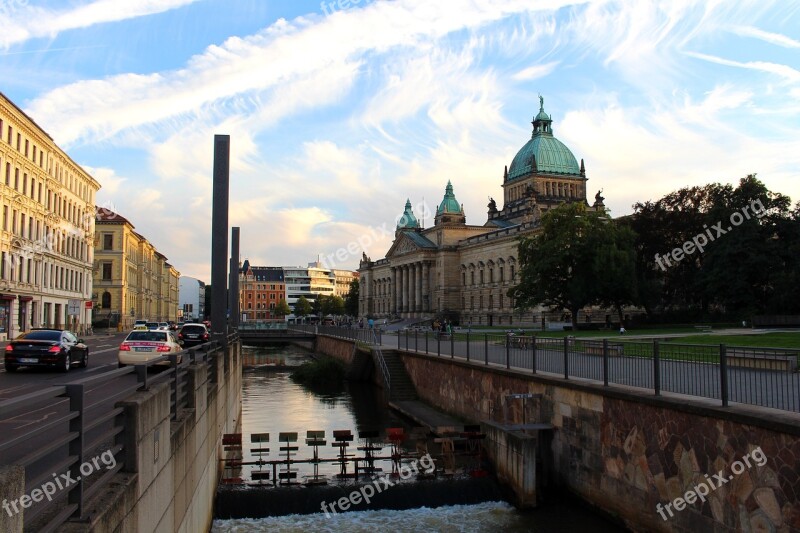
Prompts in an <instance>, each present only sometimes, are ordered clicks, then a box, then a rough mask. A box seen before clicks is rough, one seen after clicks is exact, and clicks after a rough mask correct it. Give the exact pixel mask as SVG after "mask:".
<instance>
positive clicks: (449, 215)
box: [359, 100, 605, 326]
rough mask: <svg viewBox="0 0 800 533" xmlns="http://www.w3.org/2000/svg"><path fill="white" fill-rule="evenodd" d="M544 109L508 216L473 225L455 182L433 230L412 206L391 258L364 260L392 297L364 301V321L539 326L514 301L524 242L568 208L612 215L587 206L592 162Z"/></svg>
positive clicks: (508, 172) (506, 187)
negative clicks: (545, 217) (553, 213)
mask: <svg viewBox="0 0 800 533" xmlns="http://www.w3.org/2000/svg"><path fill="white" fill-rule="evenodd" d="M539 104H540V107H539V113H538V114H537V115H536V116H535V117H534V119H533V122H532V125H533V132H532V134H531V138H530V140H528V142H527V143H525V145H524V146H523V147H522V148H521V149H520V150H519V152H518V153H517V155H516V156H515V157H514V159H513V160H512V162H511V165H510V166H507V167H505V169H504V170H503V178H502V189H503V204H504V205H503V207H502V208H501V209H500V208H498V206H497V203H496V202H495V200H494V199H490V201H489V204H488V206H487V208H488V210H487V216H486V219H485V222H484V223H483V224H482V225H480V226H472V225H469V224H467V222H466V214H465V213H464V208H463V206H462V205H461V204H460V203H459V202H458V201H457V200H456V196H455V191H454V187H453V184H452V183H450V182H448V183H447V185H446V187H445V194H444V197H443V198H442V201H441V203H440V204H439V206H438V207H437V209H436V215H435V217H434V225H433V226H432V227H430V228H421V227H420V224H419V221H418V220H417V218H416V216H415V215H414V213H413V209H412V206H411V202H410V200H407V201H406V205H405V209H404V211H403V213H402V215H401V216H400V217H399V219H398V222H397V229H396V231H395V239H394V242H393V243H392V246H391V248H390V249H389V251H388V252H387V253H386V257H385V258H383V259H380V260H378V261H372V260H371V259H370V258H369V257H367V256H366V255H364V257H363V259H362V261H361V264H360V268H359V272H360V273H361V275H362V277H363V276H372V277H373V279H377V280H381V279H383V280H386V281H387V282H388V289H387V291H388V294H389V297H388V299H387V300H386V303H385V305H374V303H375V302H377V301H378V300H379V299H378V297H376V296H375V295H372V294H369V293H366V292H365V293H364V294H362V297H361V298H360V302H361V307H360V312H361V314H362V315H368V314H372V315H374V316H375V317H376V318H377V317H380V318H390V317H391V318H395V317H399V318H403V319H415V318H419V319H429V318H434V317H442V318H447V319H450V320H453V321H457V322H459V323H460V324H461V325H462V326H465V325H468V324H473V325H476V326H477V325H492V326H504V325H509V326H511V325H518V324H528V325H530V324H531V323H532V322H537V325H538V320H539V319H540V318H541V317H542V316H544V315H543V311H544V310H542V309H539V310H525V312H520V311H519V310H515V309H514V298H513V297H512V296H509V293H510V291H511V290H512V288H513V287H514V286H515V285H516V284H517V283H518V282H519V280H518V279H517V272H518V265H517V246H518V243H519V239H520V238H521V237H525V236H530V235H533V234H535V233H536V232H537V231H539V228H540V220H541V216H542V214H543V213H545V212H546V211H548V210H549V209H552V208H553V207H555V206H557V205H559V204H561V203H564V202H581V203H583V204H585V205H586V206H587V208H588V209H589V210H595V211H603V212H605V205H604V204H603V197H602V196H601V195H600V192H598V193H597V195H595V201H594V203H593V204H591V205H590V204H589V202H587V199H586V191H587V186H586V183H587V178H586V168H585V165H584V162H583V160H580V162H578V160H577V159H576V158H575V156H574V155H573V154H572V152H571V151H570V150H569V149H568V148H567V147H566V146H564V144H562V143H561V142H560V141H559V140H558V139H556V138H555V137H554V136H553V129H552V119H551V118H550V116H549V115H548V114H547V113H545V111H544V101H543V100H540V102H539ZM599 316H600V315H599V314H598V317H599Z"/></svg>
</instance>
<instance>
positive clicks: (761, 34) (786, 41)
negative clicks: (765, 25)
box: [731, 26, 800, 48]
mask: <svg viewBox="0 0 800 533" xmlns="http://www.w3.org/2000/svg"><path fill="white" fill-rule="evenodd" d="M731 32H732V33H735V34H736V35H741V36H742V37H753V38H755V39H759V40H761V41H764V42H767V43H770V44H774V45H777V46H783V47H785V48H800V41H798V40H797V39H792V38H791V37H788V36H786V35H782V34H780V33H772V32H768V31H764V30H760V29H758V28H754V27H752V26H734V27H732V28H731Z"/></svg>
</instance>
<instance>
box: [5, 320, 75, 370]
mask: <svg viewBox="0 0 800 533" xmlns="http://www.w3.org/2000/svg"><path fill="white" fill-rule="evenodd" d="M73 364H76V365H77V366H79V367H82V368H86V367H87V366H88V365H89V347H88V346H86V344H84V342H83V339H79V338H77V337H76V336H75V334H74V333H72V332H71V331H67V330H63V329H46V328H37V329H32V330H31V331H28V332H25V333H22V334H21V335H19V336H18V337H17V338H16V339H14V340H12V341H11V342H9V343H8V345H7V346H6V349H5V368H6V372H16V371H17V368H19V367H21V366H25V367H36V366H52V367H55V368H58V369H59V370H61V371H62V372H68V371H69V369H70V368H71V367H72V365H73Z"/></svg>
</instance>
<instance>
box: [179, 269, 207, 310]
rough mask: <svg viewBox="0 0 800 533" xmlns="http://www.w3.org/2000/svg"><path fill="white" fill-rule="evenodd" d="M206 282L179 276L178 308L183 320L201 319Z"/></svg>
mask: <svg viewBox="0 0 800 533" xmlns="http://www.w3.org/2000/svg"><path fill="white" fill-rule="evenodd" d="M205 302H206V284H205V283H203V282H202V281H200V280H199V279H195V278H190V277H188V276H181V279H180V284H179V289H178V308H179V309H180V310H182V311H183V319H184V320H202V319H203V318H204V317H205Z"/></svg>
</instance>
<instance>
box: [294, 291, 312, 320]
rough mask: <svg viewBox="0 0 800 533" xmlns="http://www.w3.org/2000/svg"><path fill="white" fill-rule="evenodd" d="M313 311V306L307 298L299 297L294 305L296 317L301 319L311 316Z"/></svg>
mask: <svg viewBox="0 0 800 533" xmlns="http://www.w3.org/2000/svg"><path fill="white" fill-rule="evenodd" d="M311 310H312V309H311V304H310V303H309V301H308V300H307V299H306V297H305V296H301V297H299V298H298V299H297V301H296V302H295V303H294V316H297V317H301V318H304V317H307V316H308V315H310V314H311Z"/></svg>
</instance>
